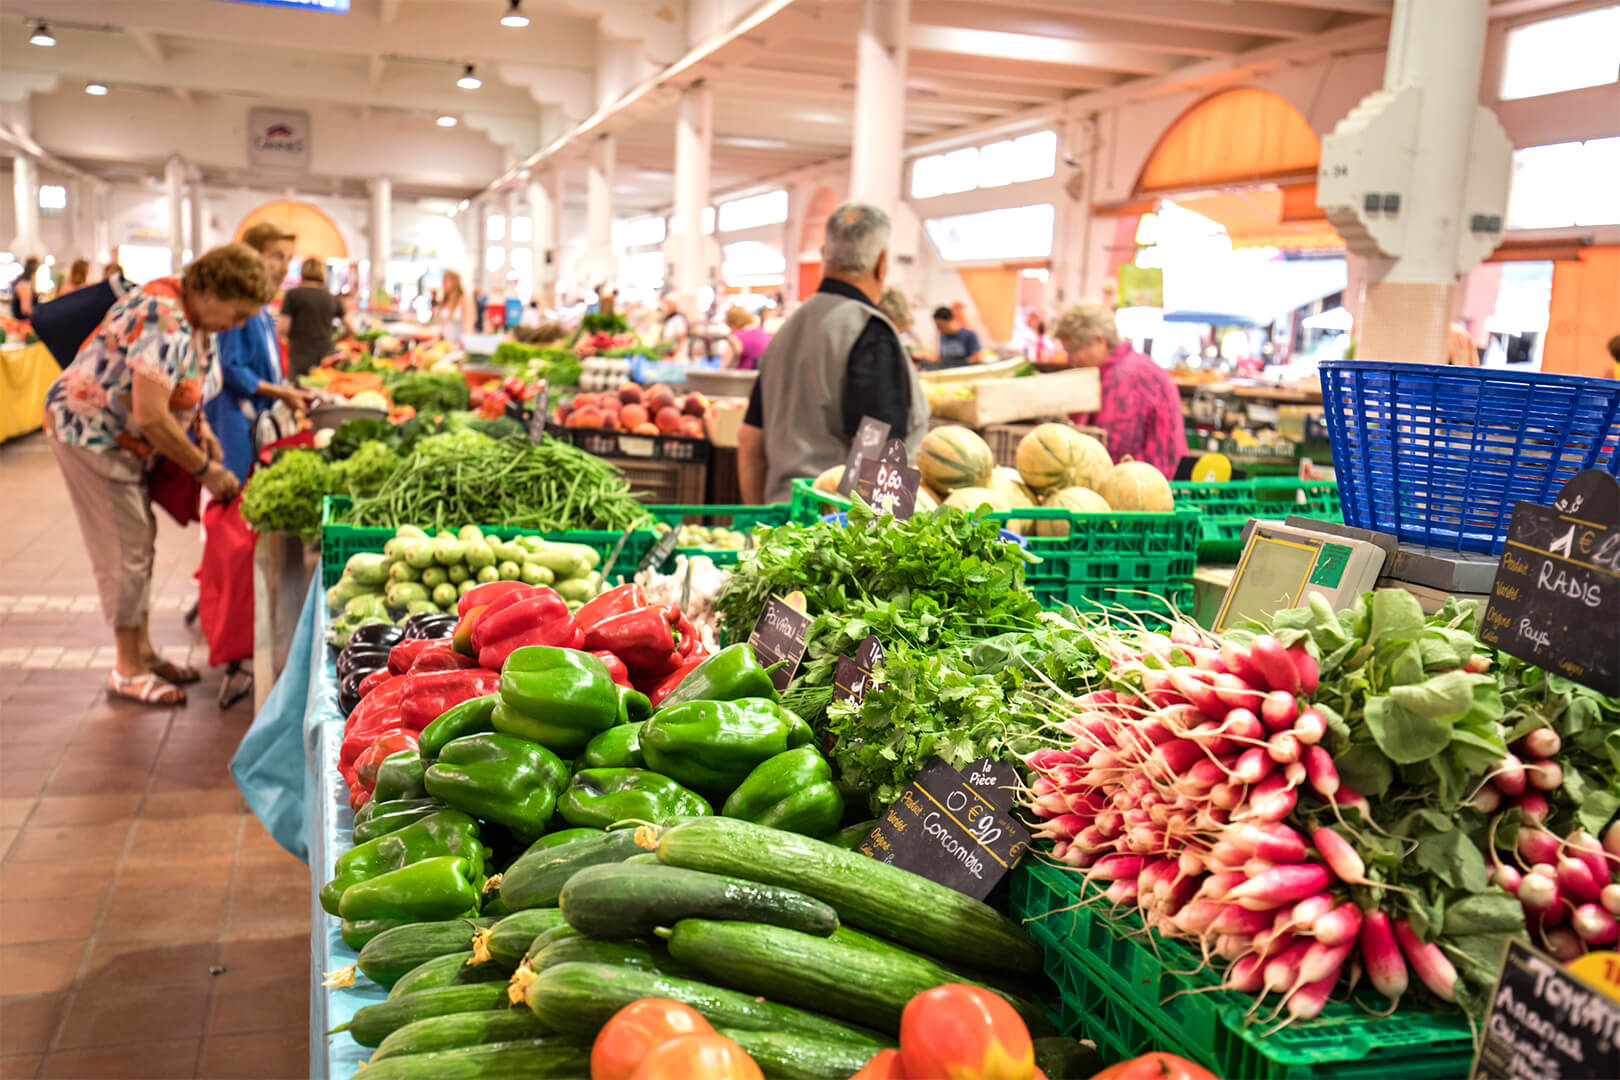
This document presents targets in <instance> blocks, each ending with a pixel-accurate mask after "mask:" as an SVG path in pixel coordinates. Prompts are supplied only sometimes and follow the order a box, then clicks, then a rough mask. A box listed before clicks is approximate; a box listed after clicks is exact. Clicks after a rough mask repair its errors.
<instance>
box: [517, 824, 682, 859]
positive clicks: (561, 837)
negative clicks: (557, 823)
mask: <svg viewBox="0 0 1620 1080" xmlns="http://www.w3.org/2000/svg"><path fill="white" fill-rule="evenodd" d="M605 831H606V830H604V829H558V830H557V831H556V832H548V833H546V835H544V836H542V837H541V838H540V839H538V840H536V841H535V842H534V843H532V844H530V845H529V850H528V851H525V852H524V853H523V854H525V855H527V854H529V852H530V851H544V850H546V849H547V848H554V847H556V846H557V845H559V844H566V843H569V842H570V841H573V840H582V839H584V838H585V837H587V836H601V835H602V833H603V832H605ZM649 854H650V852H649Z"/></svg>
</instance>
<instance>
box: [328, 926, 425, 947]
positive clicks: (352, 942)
mask: <svg viewBox="0 0 1620 1080" xmlns="http://www.w3.org/2000/svg"><path fill="white" fill-rule="evenodd" d="M409 925H411V924H410V922H409V921H407V920H405V919H344V920H343V926H342V929H341V931H340V933H341V936H342V938H343V944H345V945H347V946H348V947H349V948H351V949H353V950H355V951H356V952H359V951H360V950H361V949H364V948H365V947H366V946H367V945H369V944H370V943H371V939H372V938H374V937H376V936H377V935H379V934H381V933H382V932H383V931H384V930H392V929H394V928H395V927H398V926H409Z"/></svg>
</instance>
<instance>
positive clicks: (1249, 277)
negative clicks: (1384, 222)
mask: <svg viewBox="0 0 1620 1080" xmlns="http://www.w3.org/2000/svg"><path fill="white" fill-rule="evenodd" d="M1345 284H1346V271H1345V262H1344V260H1343V259H1269V260H1267V259H1260V258H1256V257H1253V256H1252V255H1239V254H1237V253H1234V256H1233V257H1232V258H1230V259H1223V260H1220V261H1219V263H1218V264H1208V263H1206V264H1205V265H1203V266H1198V267H1188V268H1186V269H1184V270H1182V272H1179V273H1178V272H1177V271H1176V269H1175V268H1171V269H1167V270H1166V271H1165V274H1164V309H1165V313H1164V317H1165V319H1167V320H1169V321H1171V322H1206V323H1213V324H1217V325H1221V326H1225V325H1229V324H1231V325H1250V326H1264V325H1266V324H1267V323H1270V322H1273V321H1275V320H1276V319H1279V318H1281V317H1282V316H1284V315H1286V314H1288V313H1289V312H1290V311H1293V310H1294V309H1295V308H1298V307H1302V306H1304V305H1305V304H1309V303H1311V302H1312V301H1314V300H1320V299H1321V298H1322V297H1324V296H1330V295H1332V294H1333V293H1336V292H1342V291H1343V290H1344V287H1345Z"/></svg>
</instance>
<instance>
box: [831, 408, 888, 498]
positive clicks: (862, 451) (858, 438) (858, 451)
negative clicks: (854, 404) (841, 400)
mask: <svg viewBox="0 0 1620 1080" xmlns="http://www.w3.org/2000/svg"><path fill="white" fill-rule="evenodd" d="M888 437H889V425H888V424H886V423H884V422H883V421H882V420H874V419H872V418H871V417H870V416H863V417H861V426H860V427H859V428H857V429H856V431H855V438H853V439H851V440H850V443H849V456H848V457H847V458H845V459H844V475H843V476H842V477H841V478H840V479H839V481H838V494H840V495H843V496H846V497H847V496H848V495H849V493H850V491H851V490H852V489H853V488H854V487H855V480H856V478H857V477H859V476H860V474H861V462H862V461H864V460H867V459H871V460H874V461H875V460H877V456H878V454H880V453H881V452H882V451H883V445H884V441H885V440H887V439H888Z"/></svg>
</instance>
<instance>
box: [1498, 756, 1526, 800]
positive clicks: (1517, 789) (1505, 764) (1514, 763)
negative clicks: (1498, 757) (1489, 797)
mask: <svg viewBox="0 0 1620 1080" xmlns="http://www.w3.org/2000/svg"><path fill="white" fill-rule="evenodd" d="M1524 782H1525V776H1524V763H1523V762H1521V761H1520V760H1519V757H1518V755H1517V754H1508V755H1507V756H1506V757H1504V758H1503V759H1502V764H1501V765H1499V766H1497V771H1496V775H1495V776H1494V777H1492V778H1491V783H1493V784H1495V785H1496V786H1497V788H1498V789H1500V790H1501V792H1502V794H1504V795H1519V794H1522V793H1523V791H1524Z"/></svg>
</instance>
